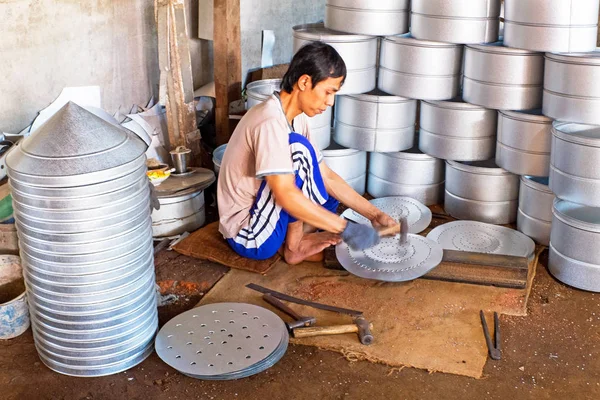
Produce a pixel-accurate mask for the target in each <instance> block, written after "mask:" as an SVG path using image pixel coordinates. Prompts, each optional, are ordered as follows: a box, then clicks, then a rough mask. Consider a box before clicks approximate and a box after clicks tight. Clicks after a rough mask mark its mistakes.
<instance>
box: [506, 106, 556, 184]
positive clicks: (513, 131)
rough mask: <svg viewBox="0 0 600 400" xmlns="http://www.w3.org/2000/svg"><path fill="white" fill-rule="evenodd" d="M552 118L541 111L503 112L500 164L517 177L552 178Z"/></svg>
mask: <svg viewBox="0 0 600 400" xmlns="http://www.w3.org/2000/svg"><path fill="white" fill-rule="evenodd" d="M551 142H552V119H551V118H548V117H546V116H544V115H542V114H541V112H539V111H527V112H519V111H499V113H498V143H497V144H496V164H498V166H499V167H502V168H504V169H505V170H507V171H509V172H512V173H513V174H517V175H533V176H548V174H549V170H550V146H551Z"/></svg>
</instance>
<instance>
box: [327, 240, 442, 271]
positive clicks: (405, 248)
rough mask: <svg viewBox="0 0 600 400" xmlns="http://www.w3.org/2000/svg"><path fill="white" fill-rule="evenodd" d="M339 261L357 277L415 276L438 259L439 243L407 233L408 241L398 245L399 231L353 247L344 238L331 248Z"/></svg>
mask: <svg viewBox="0 0 600 400" xmlns="http://www.w3.org/2000/svg"><path fill="white" fill-rule="evenodd" d="M335 255H336V256H337V259H338V261H339V262H340V264H341V265H342V266H343V267H344V268H345V269H346V270H347V271H348V272H350V273H352V274H354V275H356V276H360V277H361V278H367V279H377V280H380V281H387V282H400V281H409V280H412V279H416V278H418V277H420V276H422V275H425V274H426V273H427V272H429V271H430V270H432V269H433V268H435V267H436V266H437V265H438V264H439V263H440V262H441V261H442V256H443V250H442V247H441V246H440V245H438V244H437V243H435V242H433V241H432V240H430V239H427V238H426V237H423V236H419V235H413V234H409V235H408V241H407V243H406V244H404V245H400V242H399V235H396V236H395V237H390V238H383V239H381V241H380V242H379V244H377V245H376V246H374V247H371V248H370V249H367V250H362V251H356V250H352V249H350V248H349V247H348V246H347V245H346V244H345V243H344V242H342V243H340V244H338V245H337V246H336V248H335Z"/></svg>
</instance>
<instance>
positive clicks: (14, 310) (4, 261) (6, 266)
mask: <svg viewBox="0 0 600 400" xmlns="http://www.w3.org/2000/svg"><path fill="white" fill-rule="evenodd" d="M29 325H30V320H29V309H28V307H27V294H26V290H25V281H24V280H23V270H22V269H21V259H20V258H19V257H18V256H13V255H6V254H3V255H0V340H5V339H12V338H15V337H17V336H19V335H20V334H22V333H23V332H25V331H26V330H27V328H29Z"/></svg>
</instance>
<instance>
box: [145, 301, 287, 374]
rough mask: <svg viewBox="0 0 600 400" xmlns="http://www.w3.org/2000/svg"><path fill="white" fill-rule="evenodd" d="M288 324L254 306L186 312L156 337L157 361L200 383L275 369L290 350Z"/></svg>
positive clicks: (226, 305) (218, 305)
mask: <svg viewBox="0 0 600 400" xmlns="http://www.w3.org/2000/svg"><path fill="white" fill-rule="evenodd" d="M288 340H289V336H288V332H287V329H286V327H285V324H284V322H283V321H282V320H281V318H279V317H278V316H277V315H276V314H274V313H273V312H271V311H269V310H267V309H265V308H262V307H259V306H255V305H252V304H245V303H216V304H208V305H204V306H201V307H197V308H194V309H192V310H189V311H187V312H184V313H182V314H180V315H178V316H177V317H175V318H173V319H171V320H170V321H169V322H167V323H166V324H165V326H163V328H162V329H161V330H160V332H159V333H158V335H157V337H156V342H155V347H156V352H157V354H158V356H159V357H160V358H161V359H162V360H163V361H164V362H165V363H167V364H168V365H170V366H171V367H173V368H175V369H176V370H178V371H180V372H181V373H183V374H185V375H188V376H191V377H194V378H199V379H212V380H225V379H238V378H243V377H246V376H250V375H253V374H256V373H258V372H261V371H264V370H265V369H267V368H269V367H271V366H273V365H274V364H275V363H276V362H277V361H279V360H280V359H281V357H283V355H284V354H285V351H286V349H287V345H288Z"/></svg>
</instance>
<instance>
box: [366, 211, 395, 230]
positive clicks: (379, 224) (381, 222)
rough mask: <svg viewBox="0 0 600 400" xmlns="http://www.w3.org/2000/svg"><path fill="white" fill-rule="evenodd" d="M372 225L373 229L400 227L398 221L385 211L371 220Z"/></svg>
mask: <svg viewBox="0 0 600 400" xmlns="http://www.w3.org/2000/svg"><path fill="white" fill-rule="evenodd" d="M371 225H373V228H384V227H387V226H394V225H398V221H395V220H394V218H392V217H390V216H389V215H387V214H386V213H384V212H383V211H379V212H378V213H377V214H375V217H374V218H373V219H372V220H371Z"/></svg>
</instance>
